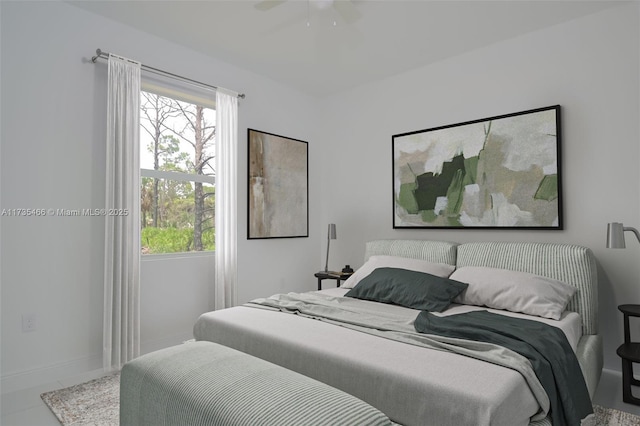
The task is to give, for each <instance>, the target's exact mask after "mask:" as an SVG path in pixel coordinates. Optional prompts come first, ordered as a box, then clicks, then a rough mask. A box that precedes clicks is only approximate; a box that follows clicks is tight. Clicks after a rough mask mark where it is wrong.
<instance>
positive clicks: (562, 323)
mask: <svg viewBox="0 0 640 426" xmlns="http://www.w3.org/2000/svg"><path fill="white" fill-rule="evenodd" d="M348 291H349V289H348V288H342V287H339V288H329V289H326V290H321V291H319V292H318V293H322V294H326V295H328V296H334V297H342V296H344V295H345V294H346V293H347V292H348ZM403 309H404V308H403ZM482 310H487V311H489V312H493V313H496V314H500V315H506V316H509V317H515V318H524V319H529V320H533V321H538V322H542V323H545V324H548V325H552V326H554V327H557V328H559V329H560V330H562V331H563V332H564V334H565V336H567V340H568V341H569V344H570V345H571V348H572V349H573V351H574V352H575V351H576V348H577V346H578V341H579V340H580V337H582V320H581V319H580V315H578V314H577V313H575V312H570V311H565V312H564V313H563V314H562V316H561V317H560V319H559V320H552V319H548V318H542V317H537V316H532V315H526V314H520V313H516V312H510V311H503V310H499V309H489V308H486V307H482V306H472V305H457V304H452V305H451V306H450V307H449V309H447V310H446V311H444V312H440V313H438V312H433V314H434V315H437V316H447V315H455V314H462V313H464V312H471V311H482ZM417 313H418V311H416V315H417Z"/></svg>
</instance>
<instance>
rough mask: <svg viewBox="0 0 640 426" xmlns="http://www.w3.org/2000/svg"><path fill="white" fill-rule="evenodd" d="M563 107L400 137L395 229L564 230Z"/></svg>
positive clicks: (396, 147) (396, 146) (395, 142)
mask: <svg viewBox="0 0 640 426" xmlns="http://www.w3.org/2000/svg"><path fill="white" fill-rule="evenodd" d="M560 146H561V132H560V106H559V105H555V106H550V107H546V108H538V109H533V110H528V111H522V112H516V113H512V114H507V115H500V116H496V117H489V118H483V119H480V120H474V121H467V122H464V123H459V124H452V125H447V126H441V127H435V128H431V129H427V130H419V131H415V132H409V133H402V134H398V135H393V137H392V150H393V177H392V178H393V227H394V228H447V229H453V228H492V229H495V228H509V229H547V230H560V229H563V222H562V185H561V173H560V172H561V170H560V165H561V161H560Z"/></svg>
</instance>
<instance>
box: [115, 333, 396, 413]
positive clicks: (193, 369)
mask: <svg viewBox="0 0 640 426" xmlns="http://www.w3.org/2000/svg"><path fill="white" fill-rule="evenodd" d="M372 385H374V384H372ZM391 424H392V423H391V421H390V420H389V418H387V416H385V415H384V414H383V413H382V412H380V411H379V410H377V409H375V408H374V407H372V406H370V405H369V404H367V403H365V402H363V401H361V400H359V399H358V398H356V397H354V396H351V395H349V394H347V393H345V392H343V391H341V390H338V389H336V388H333V387H331V386H329V385H326V384H324V383H321V382H318V381H316V380H314V379H311V378H309V377H306V376H303V375H301V374H298V373H295V372H293V371H290V370H287V369H285V368H283V367H280V366H277V365H275V364H272V363H269V362H267V361H264V360H261V359H259V358H255V357H253V356H251V355H248V354H245V353H243V352H239V351H237V350H235V349H231V348H228V347H226V346H221V345H218V344H216V343H211V342H189V343H185V344H182V345H179V346H174V347H171V348H167V349H163V350H160V351H157V352H153V353H150V354H147V355H143V356H141V357H139V358H137V359H135V360H133V361H131V362H129V363H127V364H126V365H125V366H124V367H123V369H122V374H121V378H120V425H123V426H129V425H130V426H141V425H154V426H162V425H167V426H180V425H185V426H186V425H189V426H197V425H224V426H232V425H247V426H258V425H269V426H280V425H292V426H293V425H295V426H301V425H304V426H307V425H309V426H312V425H340V426H343V425H391Z"/></svg>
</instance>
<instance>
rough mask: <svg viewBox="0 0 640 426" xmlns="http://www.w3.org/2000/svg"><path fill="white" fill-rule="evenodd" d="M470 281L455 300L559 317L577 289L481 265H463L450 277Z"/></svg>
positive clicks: (525, 274) (546, 316)
mask: <svg viewBox="0 0 640 426" xmlns="http://www.w3.org/2000/svg"><path fill="white" fill-rule="evenodd" d="M449 278H450V279H452V280H456V281H461V282H463V283H467V284H469V287H467V289H466V290H464V291H463V292H462V293H460V295H459V296H458V297H456V298H455V299H454V303H462V304H465V305H478V306H487V307H489V308H495V309H505V310H507V311H511V312H521V313H523V314H528V315H535V316H539V317H544V318H551V319H554V320H558V319H560V316H561V315H562V313H563V312H564V310H565V308H566V307H567V304H568V303H569V301H570V300H571V297H572V296H573V295H574V294H575V292H576V291H577V289H576V288H575V287H574V286H572V285H569V284H566V283H563V282H561V281H557V280H554V279H552V278H547V277H541V276H538V275H534V274H530V273H527V272H517V271H509V270H507V269H496V268H488V267H484V266H463V267H462V268H459V269H456V270H455V272H454V273H453V274H451V276H450V277H449Z"/></svg>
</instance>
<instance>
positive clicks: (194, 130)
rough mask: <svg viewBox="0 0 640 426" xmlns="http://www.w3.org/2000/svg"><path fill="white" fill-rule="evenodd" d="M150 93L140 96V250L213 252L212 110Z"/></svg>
mask: <svg viewBox="0 0 640 426" xmlns="http://www.w3.org/2000/svg"><path fill="white" fill-rule="evenodd" d="M147 86H148V85H147ZM144 88H145V89H147V87H144ZM156 92H160V94H158V93H154V92H152V91H143V92H141V96H140V174H141V188H140V220H141V226H140V228H141V246H142V254H143V255H144V254H161V253H178V252H194V251H204V250H214V249H215V246H214V232H215V229H214V223H215V220H214V210H215V170H214V152H215V145H214V144H215V110H214V109H213V108H211V107H210V106H213V105H212V103H211V104H210V105H209V106H203V105H201V104H199V103H192V102H190V101H191V99H189V100H190V101H187V100H184V99H185V97H182V99H180V98H179V97H177V96H175V94H174V93H171V94H172V96H165V95H166V93H167V91H164V93H163V91H162V90H157V91H156ZM187 99H188V98H187ZM202 103H204V102H202Z"/></svg>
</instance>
